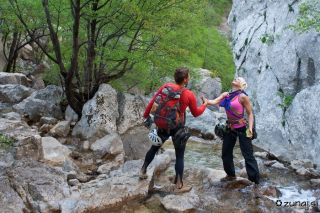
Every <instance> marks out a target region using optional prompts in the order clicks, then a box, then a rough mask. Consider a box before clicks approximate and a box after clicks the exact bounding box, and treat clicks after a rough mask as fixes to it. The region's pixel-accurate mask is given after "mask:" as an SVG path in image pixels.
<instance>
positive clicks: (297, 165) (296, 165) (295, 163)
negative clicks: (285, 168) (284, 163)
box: [290, 159, 313, 170]
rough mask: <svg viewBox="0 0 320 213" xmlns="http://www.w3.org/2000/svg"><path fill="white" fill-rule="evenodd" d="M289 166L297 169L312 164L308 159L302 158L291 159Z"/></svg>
mask: <svg viewBox="0 0 320 213" xmlns="http://www.w3.org/2000/svg"><path fill="white" fill-rule="evenodd" d="M290 164H291V167H292V169H293V170H299V169H301V168H306V169H307V168H313V164H312V163H311V161H310V160H308V159H302V160H293V161H291V163H290Z"/></svg>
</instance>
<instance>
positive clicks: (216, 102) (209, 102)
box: [208, 92, 228, 105]
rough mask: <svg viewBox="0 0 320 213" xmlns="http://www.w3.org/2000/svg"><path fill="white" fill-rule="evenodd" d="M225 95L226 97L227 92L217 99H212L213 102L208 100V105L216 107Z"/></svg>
mask: <svg viewBox="0 0 320 213" xmlns="http://www.w3.org/2000/svg"><path fill="white" fill-rule="evenodd" d="M226 95H228V93H227V92H224V93H222V94H221V95H220V96H219V97H218V98H216V99H214V100H208V105H216V104H219V103H220V102H221V101H222V100H223V99H224V97H226Z"/></svg>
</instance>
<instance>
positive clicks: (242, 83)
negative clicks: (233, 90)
mask: <svg viewBox="0 0 320 213" xmlns="http://www.w3.org/2000/svg"><path fill="white" fill-rule="evenodd" d="M238 79H239V81H240V90H241V91H245V90H246V89H247V87H248V85H247V82H246V81H245V80H244V79H243V78H242V77H238Z"/></svg>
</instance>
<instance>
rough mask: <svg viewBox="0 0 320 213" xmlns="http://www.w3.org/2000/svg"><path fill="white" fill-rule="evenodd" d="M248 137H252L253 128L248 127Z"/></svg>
mask: <svg viewBox="0 0 320 213" xmlns="http://www.w3.org/2000/svg"><path fill="white" fill-rule="evenodd" d="M247 138H252V129H247Z"/></svg>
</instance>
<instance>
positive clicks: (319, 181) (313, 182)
mask: <svg viewBox="0 0 320 213" xmlns="http://www.w3.org/2000/svg"><path fill="white" fill-rule="evenodd" d="M309 182H310V184H311V185H312V186H315V187H320V179H311V180H310V181H309Z"/></svg>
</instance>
